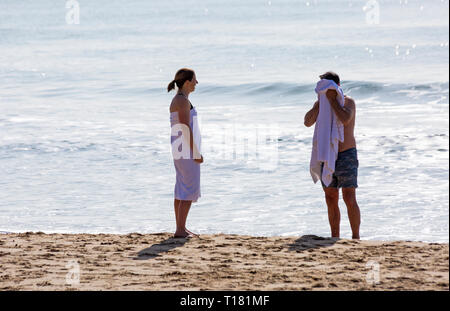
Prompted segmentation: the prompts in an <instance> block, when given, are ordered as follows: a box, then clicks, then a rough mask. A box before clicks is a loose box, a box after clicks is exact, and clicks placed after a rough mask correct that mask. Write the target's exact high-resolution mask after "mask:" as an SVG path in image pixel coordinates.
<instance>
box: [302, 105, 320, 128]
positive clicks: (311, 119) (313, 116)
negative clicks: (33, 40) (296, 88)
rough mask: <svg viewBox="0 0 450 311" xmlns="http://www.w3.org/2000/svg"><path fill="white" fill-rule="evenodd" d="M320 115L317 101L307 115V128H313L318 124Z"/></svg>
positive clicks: (305, 122)
mask: <svg viewBox="0 0 450 311" xmlns="http://www.w3.org/2000/svg"><path fill="white" fill-rule="evenodd" d="M318 115H319V101H316V102H315V103H314V106H313V107H312V109H311V110H310V111H308V112H307V113H306V114H305V121H304V124H305V126H307V127H310V126H312V125H313V124H314V123H315V122H316V120H317V116H318Z"/></svg>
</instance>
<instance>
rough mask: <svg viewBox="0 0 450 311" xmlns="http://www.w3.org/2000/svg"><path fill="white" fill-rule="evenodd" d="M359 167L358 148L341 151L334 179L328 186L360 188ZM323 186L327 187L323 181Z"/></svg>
mask: <svg viewBox="0 0 450 311" xmlns="http://www.w3.org/2000/svg"><path fill="white" fill-rule="evenodd" d="M358 167H359V162H358V153H357V151H356V148H350V149H347V150H345V151H342V152H339V153H338V157H337V159H336V166H335V170H334V174H333V179H332V180H331V183H330V184H329V185H328V188H330V187H331V188H358ZM322 170H323V163H322ZM322 186H323V187H326V186H325V185H324V183H323V182H322Z"/></svg>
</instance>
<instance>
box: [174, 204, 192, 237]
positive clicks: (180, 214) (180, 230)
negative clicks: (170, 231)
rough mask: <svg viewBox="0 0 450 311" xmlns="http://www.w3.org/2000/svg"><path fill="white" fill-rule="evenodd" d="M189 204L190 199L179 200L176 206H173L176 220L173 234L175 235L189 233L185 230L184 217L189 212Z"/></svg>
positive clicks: (186, 234)
mask: <svg viewBox="0 0 450 311" xmlns="http://www.w3.org/2000/svg"><path fill="white" fill-rule="evenodd" d="M177 201H178V200H177ZM191 204H192V201H179V204H178V208H176V207H175V217H176V221H177V229H176V231H175V236H177V237H187V236H188V235H189V234H190V233H189V232H188V231H187V230H186V219H187V216H188V214H189V210H190V208H191Z"/></svg>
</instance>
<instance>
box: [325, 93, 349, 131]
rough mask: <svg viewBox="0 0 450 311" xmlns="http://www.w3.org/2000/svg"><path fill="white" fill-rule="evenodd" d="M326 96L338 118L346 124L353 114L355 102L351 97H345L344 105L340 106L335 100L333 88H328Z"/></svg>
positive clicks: (335, 95) (335, 94)
mask: <svg viewBox="0 0 450 311" xmlns="http://www.w3.org/2000/svg"><path fill="white" fill-rule="evenodd" d="M327 98H328V101H329V102H330V105H331V108H333V110H334V112H335V113H336V116H337V117H338V119H339V120H340V121H341V122H342V124H344V125H347V124H348V123H349V122H350V121H351V120H352V119H353V117H354V115H355V102H354V101H353V99H351V98H348V97H347V98H346V100H345V104H344V107H342V106H341V105H340V104H339V102H338V101H337V92H336V91H335V90H328V91H327Z"/></svg>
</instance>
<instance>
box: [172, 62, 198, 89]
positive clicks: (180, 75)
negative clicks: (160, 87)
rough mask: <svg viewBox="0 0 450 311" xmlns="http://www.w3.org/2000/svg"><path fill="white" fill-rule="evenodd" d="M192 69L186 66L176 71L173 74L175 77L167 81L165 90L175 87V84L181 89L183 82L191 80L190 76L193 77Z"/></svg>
mask: <svg viewBox="0 0 450 311" xmlns="http://www.w3.org/2000/svg"><path fill="white" fill-rule="evenodd" d="M194 74H195V73H194V70H192V69H188V68H182V69H180V70H178V71H177V73H176V74H175V79H173V81H172V82H170V83H169V85H168V86H167V92H170V91H172V90H173V89H174V88H175V85H176V86H177V87H178V88H179V89H181V88H182V87H183V85H184V82H186V81H188V80H189V81H192V78H193V77H194Z"/></svg>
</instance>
